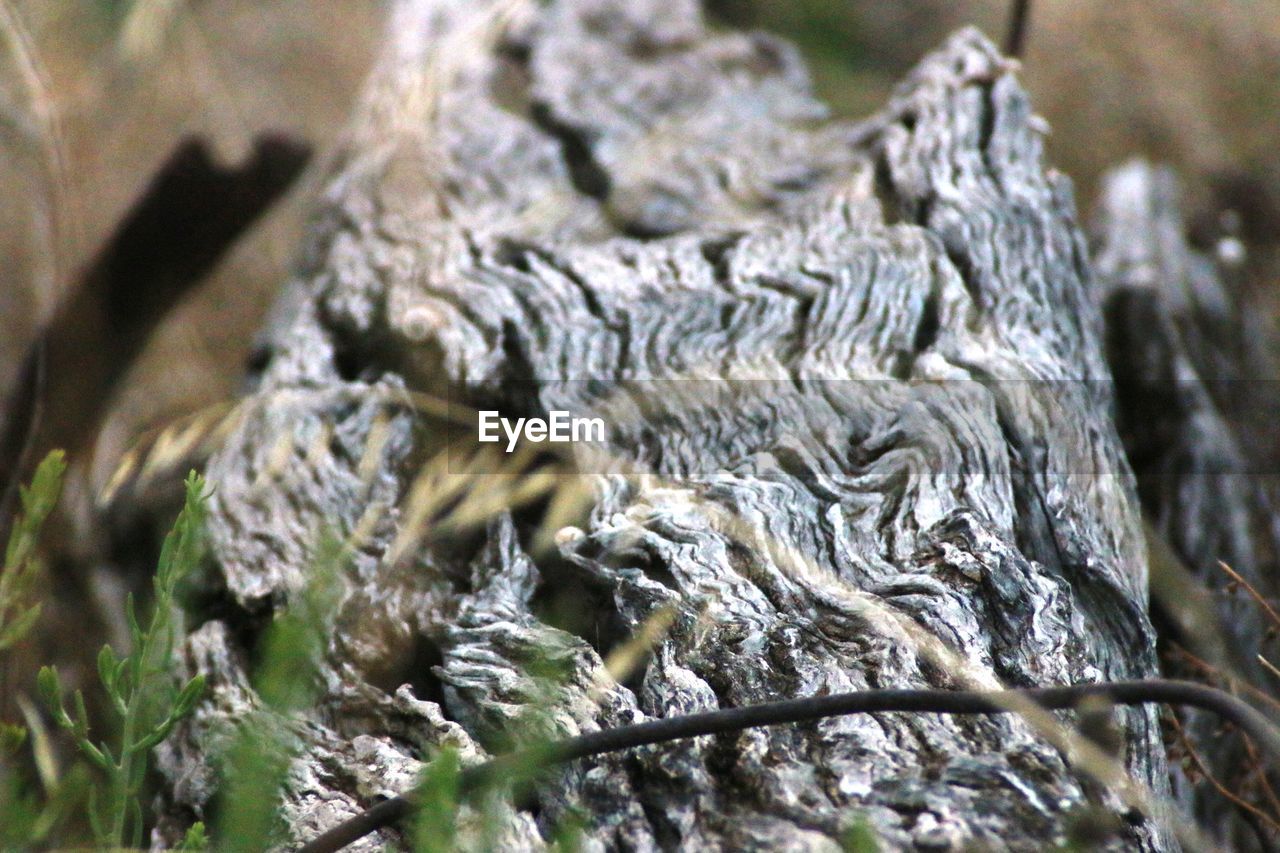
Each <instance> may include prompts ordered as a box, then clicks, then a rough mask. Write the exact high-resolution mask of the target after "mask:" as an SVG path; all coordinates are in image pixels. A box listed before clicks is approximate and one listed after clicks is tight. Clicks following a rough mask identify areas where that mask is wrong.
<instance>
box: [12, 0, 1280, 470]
mask: <svg viewBox="0 0 1280 853" xmlns="http://www.w3.org/2000/svg"><path fill="white" fill-rule="evenodd" d="M708 5H709V13H710V16H711V17H712V19H713V21H714V22H715V23H716V25H724V26H735V27H758V28H762V29H767V30H772V31H775V32H778V33H780V34H782V35H784V36H786V37H788V38H790V39H792V40H793V41H795V42H796V43H797V44H798V45H799V46H800V48H801V49H802V51H803V52H804V53H805V55H806V57H807V59H808V61H809V64H810V67H811V69H812V73H813V78H814V83H815V86H816V88H817V89H818V91H819V92H820V94H821V95H822V96H823V97H824V98H825V100H826V101H827V102H828V103H829V104H830V105H831V107H832V109H833V111H834V112H835V113H836V114H838V115H844V116H851V117H857V116H861V115H865V114H868V113H870V112H872V111H874V110H875V109H877V108H878V107H879V106H880V105H881V104H882V103H883V102H884V100H885V98H886V96H887V95H888V93H889V92H890V90H891V88H892V86H893V84H894V82H895V81H896V80H897V79H899V78H900V77H901V75H902V74H903V73H904V72H905V71H906V70H907V69H908V68H909V67H910V66H911V65H912V64H913V63H915V62H916V61H917V60H918V59H919V58H920V56H921V55H922V54H923V53H924V52H925V51H927V50H929V49H930V48H932V47H933V46H935V45H937V44H938V43H939V42H940V41H941V40H942V39H943V38H944V37H945V35H946V34H947V33H948V32H950V31H951V30H953V29H955V28H956V27H959V26H961V25H964V24H974V25H976V26H978V27H979V28H981V29H982V30H984V31H985V32H986V33H987V34H988V35H990V36H991V37H992V38H993V39H995V40H996V41H997V42H998V43H999V42H1003V40H1004V37H1005V30H1006V28H1007V26H1008V18H1009V14H1010V9H1009V7H1010V5H1011V4H1010V2H1008V0H897V1H896V2H872V0H709V3H708ZM386 7H387V2H385V1H384V0H4V10H5V14H4V16H3V17H4V19H5V20H4V24H5V26H4V27H3V29H4V35H3V39H2V40H0V186H3V187H4V188H5V189H6V203H5V204H4V205H2V206H0V252H3V257H4V261H5V262H4V263H3V264H2V265H0V399H4V398H5V396H6V395H7V392H8V391H9V389H10V388H11V387H12V385H13V383H14V381H15V377H16V376H17V375H18V372H19V366H20V364H21V360H22V357H23V354H24V353H25V352H26V351H27V349H28V347H29V346H30V345H31V343H32V341H33V340H34V338H35V336H36V333H37V330H38V329H39V328H40V327H41V324H42V323H44V322H45V321H46V320H47V319H48V318H49V317H50V315H51V314H52V312H53V311H54V310H55V308H56V306H57V305H58V304H59V301H60V300H61V299H63V298H64V297H65V295H66V293H67V290H68V288H69V287H71V286H72V283H73V282H75V281H76V277H77V273H78V272H79V271H80V270H82V269H83V268H84V267H85V265H86V264H87V263H88V262H89V260H90V259H91V258H92V256H93V254H94V253H95V251H97V250H98V248H99V247H100V246H101V245H102V244H103V242H104V241H105V240H106V239H107V238H108V236H109V235H110V234H111V233H112V231H113V228H114V227H115V225H116V224H117V223H118V222H119V221H120V219H121V217H122V216H124V215H125V213H126V211H127V210H128V208H129V205H130V203H131V202H132V201H133V200H135V199H136V198H137V197H138V196H139V194H140V193H142V191H143V190H144V188H145V187H146V185H147V182H148V179H149V178H150V176H151V175H152V174H153V173H154V172H155V171H156V170H157V169H158V168H159V167H160V166H161V164H162V163H163V162H164V161H165V160H166V158H167V157H168V156H169V154H170V153H171V152H172V150H173V149H174V147H175V145H176V144H177V143H178V141H179V140H180V139H181V138H183V137H184V136H185V135H188V134H193V133H195V134H201V135H203V136H205V137H206V138H207V139H208V140H209V142H210V144H211V146H212V149H213V151H214V152H215V155H216V157H217V158H219V159H220V160H222V161H224V162H226V163H235V162H237V161H239V160H241V159H242V158H243V157H245V156H246V154H247V152H248V151H249V150H250V145H251V140H252V138H253V136H254V135H255V134H257V133H260V132H262V131H267V130H273V131H284V132H287V133H289V134H291V135H293V136H295V137H297V138H299V139H301V140H305V141H306V142H308V143H309V144H310V145H311V146H313V148H314V150H315V155H314V156H313V158H312V160H311V165H310V167H309V168H308V170H307V172H306V173H305V174H304V176H303V178H302V180H300V181H299V182H297V183H296V184H295V185H294V186H293V188H292V190H291V191H290V192H289V194H288V195H287V196H286V197H285V198H284V199H283V200H281V201H280V202H278V203H277V204H275V205H274V206H273V207H272V208H271V209H270V210H269V211H268V213H267V215H266V216H264V217H263V218H261V219H260V220H258V221H257V222H256V224H255V225H254V227H253V228H252V230H251V231H250V232H249V233H248V234H247V235H246V236H245V237H244V238H242V239H241V240H240V241H239V242H238V243H237V244H236V245H235V246H234V247H233V249H232V250H231V252H230V253H229V254H228V255H227V257H225V258H224V259H223V261H222V262H221V263H220V264H219V265H218V267H217V268H216V269H215V271H214V273H213V274H212V275H211V276H209V277H208V278H207V279H206V280H204V281H203V282H202V283H201V284H199V285H198V286H197V287H196V288H195V289H194V291H193V292H191V293H190V294H188V295H187V296H186V297H184V299H183V302H182V304H181V305H180V306H179V307H178V309H177V310H175V311H174V312H172V313H171V314H170V315H169V317H168V318H167V319H166V320H165V322H164V323H163V324H162V325H161V326H160V328H159V330H158V332H157V333H156V334H155V335H154V336H153V337H152V339H151V341H150V343H149V344H148V346H147V348H146V351H145V353H144V354H143V356H142V357H141V358H140V359H139V361H138V362H137V364H136V365H135V367H134V368H133V370H132V371H131V372H130V374H129V376H128V377H127V379H126V381H125V382H124V383H123V385H122V388H121V389H120V390H119V392H118V393H117V394H116V395H115V396H114V400H113V402H112V404H111V414H110V416H109V417H108V419H107V421H106V426H105V429H104V431H103V432H102V435H101V437H100V439H99V441H98V452H97V461H96V463H95V464H94V468H93V477H92V479H93V480H94V481H96V482H97V483H98V484H99V485H100V484H101V483H102V482H103V480H104V479H105V478H106V476H107V475H108V474H109V472H110V470H111V469H112V468H113V467H114V465H115V463H116V461H117V460H118V459H119V458H120V456H121V454H122V452H123V451H124V450H125V448H126V447H127V446H128V445H129V444H130V443H131V442H132V441H133V440H134V439H135V437H136V436H138V435H139V434H141V433H143V432H144V431H146V430H148V429H150V428H154V427H156V426H158V425H162V424H164V423H167V422H170V421H171V420H172V419H174V418H175V417H179V416H181V415H184V414H186V413H189V412H192V411H196V410H199V409H201V408H202V407H204V406H207V405H209V404H211V403H214V402H216V401H219V400H224V399H226V398H228V397H229V396H231V395H233V394H234V393H235V390H236V388H237V383H238V380H239V378H240V376H241V375H242V373H243V368H244V363H245V359H246V356H247V353H248V350H249V346H250V342H251V340H252V337H253V335H254V333H255V331H256V330H257V329H258V328H259V326H260V324H261V322H262V317H263V314H264V311H265V310H266V308H267V307H268V306H269V304H270V303H271V301H272V298H273V295H274V294H275V292H276V291H277V289H278V287H279V285H280V283H281V282H282V280H283V279H284V277H285V276H286V274H287V271H288V268H289V265H290V263H291V261H292V259H293V258H294V256H295V252H296V250H297V247H298V246H299V243H300V239H301V235H302V233H303V229H304V227H305V222H306V216H307V210H308V204H309V202H310V200H311V199H312V198H313V197H314V193H315V190H316V187H317V184H318V176H319V175H321V174H322V173H323V169H324V164H325V162H326V159H327V155H328V154H330V153H331V152H332V150H333V147H334V144H335V142H336V140H337V139H338V138H339V135H340V134H341V131H342V128H343V126H344V121H345V118H346V116H347V114H348V111H349V110H350V108H351V106H352V102H353V99H354V97H355V96H356V94H357V92H358V90H359V87H360V84H361V81H362V79H363V78H364V75H365V74H366V72H367V71H368V69H369V67H370V63H371V61H372V58H373V56H374V54H375V51H376V48H377V44H378V42H379V39H380V36H381V32H382V24H383V20H384V17H385V15H386V11H387V8H386ZM1023 63H1024V71H1023V79H1024V81H1025V84H1026V85H1027V87H1028V88H1029V89H1030V91H1031V95H1032V102H1033V104H1034V106H1035V108H1036V109H1037V110H1038V111H1039V112H1040V113H1041V114H1042V115H1043V116H1044V117H1045V118H1047V119H1048V121H1049V123H1050V125H1051V126H1052V128H1053V133H1052V135H1051V136H1050V137H1049V140H1048V153H1049V160H1050V162H1051V163H1052V164H1053V165H1055V166H1056V167H1058V168H1059V169H1061V170H1062V171H1065V172H1066V173H1068V174H1069V175H1070V176H1071V177H1072V178H1074V179H1075V181H1076V183H1077V190H1078V202H1079V204H1080V207H1081V212H1082V216H1084V215H1086V214H1087V211H1088V208H1089V205H1090V200H1091V197H1092V194H1093V192H1094V188H1095V184H1096V180H1097V178H1098V175H1099V174H1100V172H1102V171H1103V170H1104V169H1106V168H1107V167H1108V166H1110V165H1113V164H1115V163H1117V162H1119V161H1121V160H1123V159H1125V158H1128V157H1130V156H1133V155H1135V154H1140V155H1144V156H1147V157H1149V158H1152V159H1156V160H1160V161H1166V162H1169V163H1171V164H1173V165H1174V166H1176V167H1177V168H1178V170H1179V172H1180V173H1181V175H1182V177H1183V178H1184V181H1185V183H1186V187H1187V195H1188V198H1187V202H1188V209H1189V210H1190V211H1193V212H1194V214H1195V215H1194V216H1193V222H1196V223H1198V224H1199V225H1202V226H1204V227H1205V228H1206V229H1208V230H1212V229H1213V227H1214V223H1215V222H1216V221H1217V217H1218V216H1219V215H1220V214H1221V212H1222V211H1223V210H1224V209H1228V208H1230V209H1234V210H1236V211H1238V213H1239V214H1240V221H1241V223H1242V228H1243V229H1244V232H1245V236H1246V237H1247V239H1248V242H1249V243H1250V244H1251V249H1252V250H1253V251H1252V254H1251V257H1252V258H1253V261H1252V263H1253V266H1252V275H1251V276H1250V277H1249V278H1248V281H1247V282H1246V283H1245V284H1244V285H1243V286H1244V288H1245V289H1246V291H1247V293H1246V298H1247V300H1248V301H1249V302H1250V303H1251V304H1252V305H1254V306H1255V307H1257V308H1258V309H1259V310H1263V311H1266V312H1269V313H1270V315H1272V316H1274V314H1275V312H1276V310H1277V307H1278V306H1280V299H1278V298H1277V292H1278V291H1280V288H1277V287H1276V286H1275V285H1276V278H1275V275H1274V271H1275V269H1276V264H1275V258H1274V255H1275V242H1276V240H1277V239H1278V238H1280V158H1277V156H1276V153H1275V152H1276V140H1277V139H1280V6H1277V3H1276V0H1161V2H1159V3H1134V2H1130V3H1102V2H1089V3H1082V2H1078V0H1036V2H1033V3H1032V4H1031V8H1030V17H1029V28H1028V31H1027V36H1026V48H1025V54H1024V56H1023ZM85 357H86V358H93V357H94V354H93V353H85Z"/></svg>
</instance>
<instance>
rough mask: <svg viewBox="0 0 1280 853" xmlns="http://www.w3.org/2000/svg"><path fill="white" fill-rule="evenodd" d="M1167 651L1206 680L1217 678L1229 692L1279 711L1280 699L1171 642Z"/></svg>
mask: <svg viewBox="0 0 1280 853" xmlns="http://www.w3.org/2000/svg"><path fill="white" fill-rule="evenodd" d="M1169 650H1170V651H1171V652H1173V653H1175V654H1178V655H1181V656H1182V657H1183V658H1184V659H1185V661H1186V662H1187V663H1189V664H1190V665H1191V666H1193V667H1195V668H1196V669H1198V670H1200V671H1201V672H1202V673H1204V675H1205V677H1206V678H1217V679H1220V680H1221V681H1223V682H1224V683H1225V684H1226V685H1227V688H1228V689H1229V691H1230V692H1232V693H1236V692H1239V691H1244V692H1245V693H1248V694H1249V695H1250V696H1253V697H1254V698H1255V699H1258V700H1259V701H1261V702H1266V703H1267V704H1268V705H1270V706H1271V707H1273V708H1275V709H1276V710H1277V711H1280V699H1276V697H1274V696H1272V695H1271V694H1270V693H1267V692H1266V691H1265V690H1262V689H1260V688H1258V687H1255V686H1254V685H1253V684H1251V683H1249V682H1248V681H1246V680H1245V679H1243V678H1241V677H1239V676H1237V675H1233V674H1232V673H1229V672H1223V671H1222V670H1221V669H1219V668H1218V667H1216V666H1214V665H1213V664H1211V663H1209V662H1208V661H1206V660H1204V659H1202V658H1199V657H1196V655H1195V654H1193V653H1192V652H1190V651H1188V650H1187V649H1185V648H1183V647H1182V646H1181V645H1179V644H1178V643H1172V642H1171V643H1170V644H1169Z"/></svg>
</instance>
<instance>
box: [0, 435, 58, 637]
mask: <svg viewBox="0 0 1280 853" xmlns="http://www.w3.org/2000/svg"><path fill="white" fill-rule="evenodd" d="M66 470H67V463H66V460H65V457H64V454H63V453H62V451H61V450H55V451H53V452H52V453H50V454H49V455H48V456H46V457H45V458H44V461H43V462H41V463H40V467H38V468H36V473H35V477H34V478H33V479H32V480H31V485H30V486H23V487H22V488H21V490H20V494H21V499H22V514H21V515H20V516H18V518H17V520H16V521H15V522H14V525H13V530H12V531H10V533H9V545H8V547H7V548H6V549H5V552H4V572H3V573H0V652H3V651H5V650H6V649H9V648H12V647H13V646H15V645H17V644H18V643H19V642H21V641H22V639H23V638H24V637H26V635H27V634H28V633H30V631H31V629H32V627H33V626H34V625H35V623H36V620H37V619H39V618H40V603H39V602H35V603H31V591H32V587H33V586H34V585H35V580H36V577H37V576H38V575H39V574H40V569H41V566H40V559H39V557H38V556H37V554H36V542H37V541H38V540H39V538H40V528H41V527H43V526H44V522H45V519H47V518H48V517H49V513H51V512H52V511H53V508H54V506H55V505H56V504H57V503H58V495H59V494H61V492H62V475H63V474H64V473H66Z"/></svg>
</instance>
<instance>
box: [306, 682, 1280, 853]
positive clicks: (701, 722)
mask: <svg viewBox="0 0 1280 853" xmlns="http://www.w3.org/2000/svg"><path fill="white" fill-rule="evenodd" d="M1087 697H1102V698H1105V699H1108V700H1110V701H1111V702H1113V703H1115V704H1117V705H1141V704H1147V703H1152V702H1160V703H1165V704H1170V705H1191V706H1194V707H1197V708H1202V709H1204V710H1207V711H1212V712H1214V713H1215V714H1217V715H1219V716H1221V717H1223V718H1224V719H1226V720H1230V721H1231V722H1233V723H1235V724H1236V725H1237V726H1239V727H1240V728H1241V729H1242V730H1244V732H1245V733H1246V734H1248V735H1249V736H1250V737H1251V738H1253V739H1254V740H1255V741H1257V743H1258V744H1259V745H1260V746H1262V747H1263V748H1264V749H1265V750H1267V752H1268V753H1270V755H1271V757H1272V759H1273V760H1280V730H1277V729H1276V727H1275V726H1273V725H1272V724H1271V723H1270V722H1269V721H1268V720H1267V719H1266V718H1265V717H1264V716H1263V715H1262V714H1261V713H1259V712H1258V711H1257V710H1256V709H1254V708H1253V707H1251V706H1250V705H1247V704H1246V703H1245V702H1243V701H1241V700H1240V699H1237V698H1236V697H1234V696H1232V695H1230V694H1229V693H1225V692H1223V691H1221V690H1218V689H1215V688H1212V687H1207V686H1205V685H1203V684H1196V683H1194V682H1190V681H1169V680H1164V679H1150V680H1145V681H1116V682H1111V683H1104V684H1073V685H1069V686H1066V687H1035V688H1029V689H1023V690H998V691H967V690H863V691H859V692H856V693H837V694H834V695H831V696H814V697H810V698H806V699H788V700H783V701H781V702H765V703H761V704H759V705H748V706H746V707H742V708H728V709H725V710H721V711H708V712H706V713H702V714H688V715H685V716H681V717H671V718H669V719H663V720H652V721H650V722H647V723H640V724H638V725H634V726H621V727H618V728H614V729H605V730H603V731H599V732H592V733H591V734H586V735H580V736H578V737H574V738H569V739H567V740H563V741H558V742H556V743H553V744H549V745H547V746H545V747H541V748H536V749H529V750H521V751H519V752H514V753H510V754H508V755H503V756H499V757H498V758H495V759H492V760H490V761H487V762H485V763H484V764H479V765H477V766H475V767H472V768H469V769H467V770H465V771H463V773H462V775H461V778H460V780H459V788H460V792H461V793H464V794H465V793H467V792H469V791H474V790H476V789H478V788H481V787H483V786H484V785H486V784H488V783H490V782H492V781H494V780H496V779H499V778H502V777H504V776H508V775H510V774H511V773H512V772H513V771H514V770H515V769H516V768H519V767H522V766H528V765H529V764H530V763H536V764H538V765H540V766H550V765H554V764H560V763H564V762H567V761H573V760H575V759H578V758H587V757H588V756H592V755H601V754H603V753H607V752H616V751H618V750H623V749H631V748H633V747H638V746H648V745H650V744H655V743H663V742H666V741H672V740H680V739H682V738H690V737H700V736H702V735H713V734H721V733H725V732H735V731H740V730H742V729H748V728H753V727H755V726H768V725H776V724H779V723H799V722H805V721H808V720H818V719H822V718H824V717H833V716H838V715H842V714H867V713H877V712H879V713H884V712H909V713H927V714H1009V713H1016V712H1015V711H1013V710H1012V709H1011V708H1009V707H1008V706H1007V702H1008V700H1010V699H1014V698H1020V699H1030V700H1032V701H1033V702H1036V703H1037V704H1039V705H1040V706H1042V707H1043V708H1045V709H1047V710H1066V709H1070V708H1074V707H1075V706H1076V705H1078V704H1079V703H1080V701H1081V700H1082V699H1085V698H1087ZM413 806H414V804H413V800H412V799H411V797H410V796H400V797H392V798H391V799H389V800H385V801H383V802H381V803H379V804H378V805H376V806H374V807H373V808H371V809H368V810H367V811H364V812H362V813H361V814H359V815H357V816H356V817H354V818H352V819H350V820H348V821H345V822H344V823H341V824H339V825H338V826H336V827H334V828H333V829H331V830H329V831H328V832H325V833H324V834H322V835H321V836H319V837H318V838H316V839H315V840H313V841H311V842H309V843H308V844H306V845H304V846H303V847H302V848H301V853H333V851H336V850H340V849H342V848H343V847H345V846H346V845H348V844H351V843H352V842H354V841H357V840H359V839H361V838H363V837H364V836H366V835H369V834H370V833H373V832H376V831H377V830H379V829H382V828H383V827H386V826H390V825H392V824H394V823H396V822H398V821H399V820H401V819H402V818H404V817H405V816H406V815H408V814H409V813H410V812H411V811H412V810H413Z"/></svg>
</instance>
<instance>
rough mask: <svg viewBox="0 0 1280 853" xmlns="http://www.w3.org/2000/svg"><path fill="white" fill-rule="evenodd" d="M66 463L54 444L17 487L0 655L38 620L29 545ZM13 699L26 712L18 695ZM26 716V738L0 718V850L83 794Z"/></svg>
mask: <svg viewBox="0 0 1280 853" xmlns="http://www.w3.org/2000/svg"><path fill="white" fill-rule="evenodd" d="M66 469H67V465H66V461H65V455H64V454H63V452H62V451H60V450H55V451H53V452H51V453H50V454H49V455H48V456H46V457H45V458H44V460H43V461H42V462H41V463H40V465H39V467H37V468H36V473H35V476H34V477H33V478H32V481H31V485H30V486H27V487H23V488H22V489H20V496H21V504H22V511H21V514H20V515H19V516H18V517H17V518H16V519H15V521H14V524H13V527H12V528H11V530H10V532H9V541H8V545H7V546H6V548H5V556H4V566H3V571H2V572H0V653H2V652H4V651H7V650H8V649H10V648H12V647H13V646H15V645H17V644H18V643H20V642H22V641H23V640H24V639H25V638H26V637H27V635H28V634H29V633H30V632H31V629H32V628H33V627H35V624H36V621H37V620H38V619H39V618H40V603H39V602H38V601H33V600H32V599H33V598H34V592H35V585H36V580H37V578H38V577H39V576H40V573H41V571H42V570H43V566H42V563H41V560H40V558H39V553H38V552H37V550H36V544H37V542H38V541H39V537H40V531H41V530H42V528H43V527H44V523H45V521H46V519H48V517H49V514H50V513H51V512H52V511H53V508H54V507H55V506H56V505H57V503H58V497H59V495H60V494H61V492H62V480H63V475H64V474H65V473H66ZM18 704H19V705H20V706H21V707H22V708H23V710H24V713H25V712H27V711H29V705H27V704H25V700H24V699H22V698H21V697H19V698H18ZM28 719H29V720H31V721H33V722H34V724H35V725H36V726H37V728H36V729H35V731H34V734H35V737H34V739H33V738H32V736H31V735H32V732H31V731H29V730H28V728H27V727H26V726H23V725H21V724H17V723H11V722H6V721H2V720H0V847H3V848H4V849H6V850H8V849H13V848H15V847H25V846H28V845H30V844H38V843H41V842H44V841H45V840H46V839H47V838H48V837H49V835H50V834H51V833H52V832H53V830H54V828H55V827H56V826H57V825H58V824H59V823H60V822H61V821H62V819H63V818H64V817H65V816H66V815H67V814H68V813H69V812H70V811H72V810H73V809H74V808H75V806H76V805H77V804H78V803H79V802H80V801H81V800H82V799H83V795H84V792H85V790H86V788H87V783H88V779H87V777H86V774H85V772H84V768H82V767H73V768H72V769H71V770H70V771H69V772H68V773H65V774H60V773H59V772H58V771H57V767H56V765H55V764H54V762H53V758H52V754H51V752H50V749H49V744H48V742H47V741H48V738H47V736H46V735H45V733H44V731H43V729H41V728H38V725H39V720H38V719H35V718H34V717H32V716H30V715H29V716H28ZM28 745H30V748H31V750H32V752H33V755H34V761H33V762H32V766H29V767H28V768H27V769H28V770H30V771H32V772H31V773H26V774H24V773H23V772H21V765H22V762H21V760H20V759H21V756H22V754H23V751H24V749H25V748H27V747H28ZM32 775H37V776H38V777H39V779H40V781H41V783H42V784H43V791H42V790H41V789H40V788H39V787H37V786H36V785H35V784H34V780H33V779H32V778H31V776H32Z"/></svg>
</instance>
